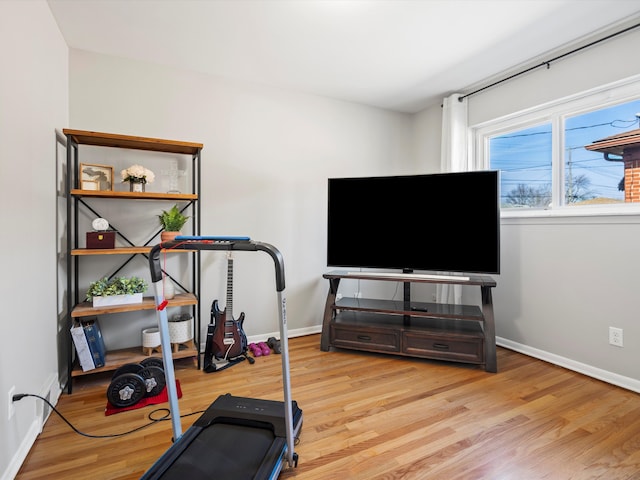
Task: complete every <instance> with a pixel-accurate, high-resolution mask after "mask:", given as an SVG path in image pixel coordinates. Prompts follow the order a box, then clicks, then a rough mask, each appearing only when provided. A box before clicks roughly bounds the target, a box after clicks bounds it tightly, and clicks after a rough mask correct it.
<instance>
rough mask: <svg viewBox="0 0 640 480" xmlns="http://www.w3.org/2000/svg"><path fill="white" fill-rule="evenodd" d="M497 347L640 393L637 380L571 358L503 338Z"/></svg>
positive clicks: (498, 339) (499, 340)
mask: <svg viewBox="0 0 640 480" xmlns="http://www.w3.org/2000/svg"><path fill="white" fill-rule="evenodd" d="M496 345H499V346H501V347H504V348H508V349H509V350H514V351H516V352H520V353H523V354H525V355H528V356H530V357H534V358H537V359H540V360H543V361H545V362H549V363H553V364H554V365H558V366H559V367H563V368H566V369H568V370H573V371H574V372H578V373H582V374H583V375H587V376H589V377H593V378H595V379H598V380H602V381H603V382H607V383H610V384H612V385H616V386H618V387H622V388H625V389H627V390H631V391H632V392H636V393H640V381H638V380H636V379H633V378H630V377H625V376H623V375H618V374H617V373H613V372H609V371H607V370H602V369H600V368H596V367H593V366H591V365H587V364H584V363H580V362H576V361H575V360H571V359H570V358H565V357H561V356H560V355H555V354H553V353H549V352H546V351H544V350H538V349H537V348H533V347H530V346H528V345H523V344H520V343H516V342H513V341H511V340H507V339H505V338H501V337H496Z"/></svg>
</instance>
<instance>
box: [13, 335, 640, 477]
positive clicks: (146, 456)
mask: <svg viewBox="0 0 640 480" xmlns="http://www.w3.org/2000/svg"><path fill="white" fill-rule="evenodd" d="M319 344H320V337H319V335H311V336H307V337H300V338H294V339H292V340H291V341H290V343H289V347H290V357H291V382H292V390H293V398H294V400H296V401H297V402H298V404H299V405H300V408H301V409H302V410H303V414H304V422H303V426H302V431H301V434H300V438H299V443H298V445H297V446H296V452H297V453H298V454H299V458H300V461H299V465H298V467H297V468H287V469H285V470H283V472H282V473H281V475H280V478H281V479H293V478H299V479H304V480H314V479H342V480H351V479H367V480H370V479H385V480H391V479H442V480H454V479H464V480H475V479H490V480H507V479H508V480H528V479H553V480H558V479H559V480H565V479H606V480H615V479H640V397H639V396H638V394H636V393H633V392H630V391H627V390H624V389H621V388H618V387H615V386H612V385H609V384H606V383H603V382H600V381H598V380H595V379H592V378H589V377H585V376H583V375H580V374H577V373H574V372H571V371H568V370H564V369H562V368H560V367H556V366H554V365H551V364H548V363H545V362H542V361H539V360H536V359H533V358H530V357H527V356H524V355H521V354H518V353H515V352H513V351H510V350H506V349H502V348H498V370H499V372H498V373H497V374H490V373H486V372H484V371H483V370H480V369H479V368H477V367H473V366H465V365H460V364H448V363H442V362H432V361H427V360H418V359H409V358H403V357H391V356H384V355H375V354H365V353H357V352H348V351H340V352H338V351H332V352H322V351H320V349H319ZM280 359H281V357H280V356H278V355H275V354H272V355H269V356H267V357H260V358H258V359H256V363H255V364H254V365H250V364H249V363H248V362H242V363H241V364H238V365H236V366H233V367H231V368H229V369H226V370H223V371H220V372H216V373H210V374H206V373H204V372H202V371H198V370H196V369H195V368H194V362H193V361H192V360H180V361H177V362H176V376H177V378H178V379H179V381H180V384H181V388H182V392H183V397H182V398H181V400H180V402H179V403H180V413H181V414H182V415H183V418H182V428H183V430H186V429H187V428H188V427H189V426H190V425H191V424H192V423H193V422H194V421H195V420H196V419H197V418H198V417H199V415H200V413H199V412H201V411H202V410H204V409H206V408H207V407H208V406H209V405H210V404H211V402H212V401H213V400H215V398H217V396H218V395H220V394H224V393H232V394H233V395H237V396H246V397H255V398H265V399H273V400H282V389H281V388H282V387H281V385H282V384H281V363H280ZM109 380H110V379H109V377H104V376H103V377H102V378H99V377H98V376H96V375H94V376H89V377H85V378H82V379H79V380H76V381H75V383H74V392H73V394H72V395H67V394H66V393H65V394H63V396H62V397H61V399H60V401H59V403H58V405H57V409H58V410H59V411H60V412H61V413H62V414H63V415H64V416H65V417H66V418H67V419H68V421H69V422H70V423H71V424H72V425H74V426H75V427H76V428H77V429H78V430H80V431H81V432H84V433H87V434H91V435H109V434H115V433H120V432H125V431H129V430H131V429H134V428H137V427H141V426H143V425H145V424H147V423H148V422H149V416H150V415H151V413H152V412H154V411H155V410H156V409H157V408H163V407H167V404H166V403H165V404H162V405H158V406H148V407H144V408H142V409H138V410H135V411H132V412H124V413H119V414H116V415H111V416H105V415H104V409H105V405H106V395H105V391H106V388H107V386H108V384H109ZM22 401H32V402H33V401H36V400H35V399H24V400H22ZM162 413H163V412H156V414H162ZM189 414H191V415H189ZM171 436H172V429H171V423H170V422H169V421H161V422H156V423H154V424H153V425H151V426H149V427H148V428H143V429H141V430H138V431H135V432H134V433H131V434H128V435H123V436H120V437H116V438H106V439H105V438H87V437H84V436H81V435H79V434H77V433H75V432H74V431H73V430H72V429H71V428H70V427H69V426H68V425H67V424H66V423H65V422H64V421H63V420H62V419H61V418H60V417H58V416H57V415H56V414H55V413H53V414H52V415H51V417H50V418H49V420H48V422H47V423H46V425H45V427H44V430H43V432H42V434H41V435H40V437H39V438H38V440H37V441H36V443H35V445H34V447H33V448H32V450H31V452H30V454H29V456H28V458H27V459H26V461H25V463H24V465H23V467H22V469H21V471H20V472H19V474H18V476H17V477H16V478H17V480H30V479H66V480H74V479H83V480H86V479H90V480H102V479H104V480H122V479H137V478H139V477H140V476H141V475H142V474H143V473H144V472H145V471H146V470H147V469H148V468H149V467H150V466H151V465H152V464H153V462H154V461H155V460H156V459H158V458H159V457H160V456H161V455H162V454H163V453H164V452H165V450H166V449H167V448H169V447H170V445H171ZM237 451H238V455H240V456H242V454H243V447H242V445H237ZM211 478H212V479H214V478H219V477H216V476H215V474H212V476H211ZM184 480H190V479H187V478H185V479H184ZM222 480H227V479H222ZM229 480H232V479H229ZM233 480H236V479H233Z"/></svg>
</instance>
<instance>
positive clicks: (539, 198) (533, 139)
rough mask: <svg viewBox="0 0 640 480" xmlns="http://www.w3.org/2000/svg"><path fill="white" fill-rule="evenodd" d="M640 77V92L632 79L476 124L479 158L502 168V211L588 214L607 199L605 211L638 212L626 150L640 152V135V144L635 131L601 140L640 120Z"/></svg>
mask: <svg viewBox="0 0 640 480" xmlns="http://www.w3.org/2000/svg"><path fill="white" fill-rule="evenodd" d="M629 83H631V82H629ZM634 85H635V92H633V88H630V85H629V84H627V85H623V86H619V87H611V88H608V89H606V90H605V89H602V90H600V91H598V92H595V93H591V94H589V95H581V96H580V97H576V98H574V99H570V100H564V101H562V102H558V103H557V104H555V105H547V106H545V107H544V108H540V109H538V110H536V111H529V112H526V113H523V114H521V115H514V116H511V117H510V118H507V119H501V120H499V121H496V122H489V123H487V124H485V125H483V126H481V127H477V128H476V129H474V132H475V140H476V143H475V145H476V152H477V157H478V160H479V165H481V166H482V167H483V168H490V169H496V170H500V172H501V182H500V188H501V193H500V197H501V208H502V211H503V212H507V211H509V212H513V213H516V212H527V211H529V212H534V211H540V210H545V211H547V212H550V211H556V212H562V213H563V214H571V212H573V213H578V212H579V211H580V212H581V214H588V213H589V212H596V211H597V208H601V209H602V207H600V206H602V205H606V206H607V207H606V212H605V211H604V210H600V211H601V212H604V213H619V212H621V211H623V210H624V209H629V208H631V209H633V210H634V213H638V212H639V211H640V198H638V197H637V196H636V197H633V196H631V195H629V193H628V192H627V195H626V196H625V189H626V190H629V183H626V187H625V175H627V177H628V178H627V182H629V179H630V178H633V175H632V173H631V171H632V169H630V168H626V169H625V162H624V161H623V158H622V156H621V155H620V153H621V152H622V151H624V152H625V155H626V154H627V153H628V152H629V149H635V148H637V149H638V153H637V156H636V157H635V158H637V159H640V136H639V137H638V140H636V141H637V146H636V144H634V143H633V139H631V140H629V139H628V138H622V139H617V138H616V139H615V141H614V143H621V144H622V146H616V147H615V148H604V147H602V146H601V145H602V143H603V142H599V143H596V145H593V143H594V142H598V141H601V140H603V139H606V138H608V137H612V136H620V134H624V133H625V132H631V131H634V130H638V129H639V128H640V95H639V94H638V93H637V92H638V82H637V81H636V82H635V83H634ZM631 92H633V93H631ZM622 136H624V135H622ZM627 137H628V136H627ZM609 144H610V142H608V143H607V145H609ZM587 147H589V148H587ZM623 149H624V150H623ZM613 150H615V151H616V153H615V154H613V153H612V151H613ZM637 163H638V164H639V166H640V162H637ZM629 166H630V163H629V162H627V167H629ZM636 175H640V168H638V170H637V172H636ZM629 204H635V205H629ZM594 209H596V210H594Z"/></svg>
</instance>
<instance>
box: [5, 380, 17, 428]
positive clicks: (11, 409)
mask: <svg viewBox="0 0 640 480" xmlns="http://www.w3.org/2000/svg"><path fill="white" fill-rule="evenodd" d="M15 394H16V386H15V385H14V386H13V387H11V388H10V389H9V402H8V403H9V415H8V417H7V420H11V418H12V417H13V414H14V413H16V407H15V405H14V404H13V396H14V395H15Z"/></svg>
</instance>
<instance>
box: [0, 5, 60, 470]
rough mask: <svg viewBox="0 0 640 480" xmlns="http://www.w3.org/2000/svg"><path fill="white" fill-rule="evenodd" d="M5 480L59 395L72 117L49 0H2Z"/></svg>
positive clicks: (1, 406) (0, 249)
mask: <svg viewBox="0 0 640 480" xmlns="http://www.w3.org/2000/svg"><path fill="white" fill-rule="evenodd" d="M0 62H1V63H2V74H1V75H0V105H1V107H0V202H1V203H2V208H1V209H0V224H1V225H2V235H0V258H1V259H2V262H1V263H2V274H0V292H2V293H1V294H0V298H1V299H2V321H0V339H2V341H1V344H2V347H1V348H0V478H2V479H9V478H13V476H14V474H15V473H16V472H17V470H18V468H19V467H20V465H21V464H22V461H23V459H24V458H25V456H26V455H27V453H28V450H29V448H30V446H31V445H32V443H33V441H34V439H35V437H36V435H37V434H38V433H39V431H40V426H41V417H42V406H43V404H42V402H40V401H39V400H38V401H37V400H35V399H33V398H25V399H23V400H21V401H20V402H17V403H15V404H14V405H15V414H14V415H13V417H12V419H11V420H8V393H9V390H10V389H11V387H13V386H15V388H16V393H35V394H39V395H46V394H48V393H50V394H51V400H53V401H55V400H56V397H57V395H58V394H59V391H60V389H59V385H58V367H59V365H60V364H61V363H62V359H60V358H59V355H58V349H57V343H58V341H64V339H65V338H66V337H67V336H68V334H67V333H66V331H65V330H59V329H58V325H59V323H58V319H57V315H56V312H57V311H59V305H58V304H57V297H56V282H57V280H56V275H57V274H56V272H57V264H56V244H57V239H56V220H57V219H56V203H57V199H56V194H55V192H56V154H57V153H58V152H59V150H60V148H59V147H58V146H57V144H56V129H58V128H61V127H64V126H65V125H66V124H67V121H68V114H67V113H68V112H67V109H68V103H69V99H68V95H67V92H68V77H67V71H68V49H67V47H66V44H65V42H64V40H63V39H62V36H61V35H60V32H59V31H58V28H57V25H56V23H55V21H54V19H53V16H52V15H51V12H50V10H49V7H48V6H47V4H46V3H45V2H44V1H30V2H24V1H18V0H15V1H11V0H10V1H2V2H0Z"/></svg>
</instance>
